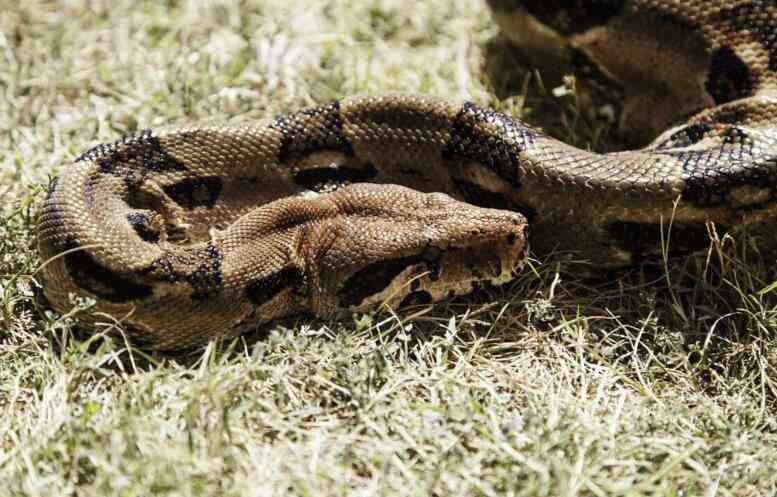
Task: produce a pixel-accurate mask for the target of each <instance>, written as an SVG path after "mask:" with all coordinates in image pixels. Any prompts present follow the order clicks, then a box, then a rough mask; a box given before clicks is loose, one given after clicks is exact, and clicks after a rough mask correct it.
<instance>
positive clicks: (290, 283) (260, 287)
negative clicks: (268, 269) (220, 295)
mask: <svg viewBox="0 0 777 497" xmlns="http://www.w3.org/2000/svg"><path fill="white" fill-rule="evenodd" d="M302 280H303V274H302V270H301V269H300V268H299V267H297V266H286V267H284V268H283V269H281V270H280V271H277V272H275V273H272V274H270V275H268V276H265V277H263V278H259V279H256V280H253V281H252V282H250V283H249V284H248V285H247V286H246V290H245V294H246V297H248V300H249V301H251V303H253V304H254V305H257V306H259V305H262V304H265V303H267V302H269V301H270V300H272V299H273V298H275V296H276V295H278V294H279V293H280V292H282V291H283V290H286V289H291V288H294V287H297V286H299V284H300V282H301V281H302Z"/></svg>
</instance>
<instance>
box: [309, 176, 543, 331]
mask: <svg viewBox="0 0 777 497" xmlns="http://www.w3.org/2000/svg"><path fill="white" fill-rule="evenodd" d="M327 202H328V203H331V204H332V206H333V208H334V210H335V211H336V212H338V213H340V215H338V216H334V217H331V218H329V219H327V220H326V221H324V222H320V223H316V224H315V225H313V226H312V227H311V228H310V229H309V230H307V233H306V236H305V237H304V238H305V239H304V242H303V243H302V244H301V247H302V250H301V253H300V255H302V256H303V258H304V259H305V265H306V266H307V271H306V273H307V276H308V285H309V287H308V288H309V292H310V293H309V294H308V295H309V298H310V301H309V304H310V306H311V308H312V309H311V310H312V311H313V312H314V313H315V314H318V315H321V316H330V315H336V314H342V313H347V312H352V311H359V310H363V309H366V308H368V307H371V306H374V305H376V304H387V305H389V306H390V307H397V306H399V305H401V304H409V303H426V302H431V301H437V300H440V299H444V298H447V297H452V296H454V295H461V294H466V293H469V292H471V291H472V290H473V289H475V288H477V287H478V286H480V285H482V284H492V285H500V284H503V283H505V282H507V281H509V280H510V279H511V278H512V277H513V276H514V275H515V273H516V271H517V270H518V269H519V268H520V267H521V265H522V264H523V261H524V259H525V257H526V253H527V249H528V243H527V239H526V238H527V231H528V230H527V228H528V225H527V222H526V219H525V218H524V217H523V216H522V215H521V214H518V213H516V212H510V211H503V210H496V209H485V208H481V207H476V206H473V205H471V204H467V203H464V202H460V201H457V200H455V199H453V198H452V197H450V196H448V195H445V194H441V193H420V192H418V191H415V190H411V189H408V188H405V187H402V186H397V185H372V184H358V185H353V186H349V187H346V188H342V189H340V190H338V191H337V192H335V193H333V194H331V195H329V196H328V198H327Z"/></svg>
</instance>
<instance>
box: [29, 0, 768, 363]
mask: <svg viewBox="0 0 777 497" xmlns="http://www.w3.org/2000/svg"><path fill="white" fill-rule="evenodd" d="M488 3H489V5H490V6H491V8H492V10H493V13H494V18H495V20H496V22H497V23H498V24H499V26H500V28H501V31H502V33H503V34H504V36H506V37H507V38H508V39H509V40H510V41H511V42H512V43H513V44H514V45H515V46H516V47H517V48H516V49H518V50H523V51H524V54H525V55H526V56H528V57H529V58H532V57H533V58H534V59H535V60H537V61H538V62H539V63H542V62H545V63H548V62H550V65H554V66H556V67H564V68H566V70H568V71H570V72H573V73H574V74H575V75H576V78H577V79H576V81H577V90H578V93H579V96H580V99H581V101H582V102H583V104H584V105H585V107H586V108H587V109H589V110H590V112H591V113H592V114H596V115H599V116H603V117H605V118H607V119H610V120H612V122H613V124H614V128H615V129H616V130H617V132H618V133H619V134H620V135H621V136H622V137H623V138H624V140H627V141H629V142H631V143H634V144H636V146H635V148H634V149H633V150H628V151H619V152H611V153H606V154H599V153H594V152H590V151H586V150H581V149H578V148H575V147H572V146H570V145H568V144H565V143H562V142H560V141H558V140H556V139H554V138H552V137H550V136H548V135H547V134H545V133H544V132H542V131H541V130H539V129H536V128H534V127H532V126H530V125H528V124H527V123H525V122H523V121H521V120H519V119H516V118H514V117H511V116H508V115H505V114H502V113H500V112H497V111H495V110H492V109H489V108H485V107H482V106H479V105H477V104H475V103H472V102H458V101H453V100H448V99H443V98H437V97H432V96H419V95H401V94H390V95H378V96H355V97H346V98H343V99H341V100H336V101H332V102H328V103H324V104H322V105H320V106H317V107H313V108H308V109H303V110H300V111H297V112H293V113H290V114H286V115H281V116H278V117H276V118H274V119H270V120H266V121H261V122H248V123H244V124H241V125H235V126H220V125H212V124H197V125H189V126H180V127H174V128H168V129H162V130H140V131H138V132H136V133H134V134H131V135H127V136H124V137H122V138H121V139H119V140H117V141H115V142H113V143H107V144H102V145H98V146H96V147H93V148H91V149H89V150H87V151H86V152H84V153H83V154H82V155H81V156H79V157H78V158H77V159H76V160H75V161H74V163H72V164H69V165H68V166H67V167H65V168H63V170H62V172H61V174H60V176H59V177H58V178H56V179H55V180H54V181H53V182H52V183H51V186H50V188H49V191H48V193H47V195H46V197H45V199H44V201H43V203H42V206H41V210H40V217H39V221H38V246H39V251H40V253H41V256H42V257H43V259H44V260H47V261H48V263H47V264H46V265H45V266H44V268H43V270H42V280H43V285H44V289H43V292H44V295H45V297H46V299H47V301H48V302H49V303H50V305H51V306H52V307H54V308H55V309H58V310H61V311H67V310H68V309H69V307H70V306H71V304H70V301H71V295H72V294H76V295H81V296H87V297H92V298H95V299H96V301H97V309H98V310H99V311H101V312H102V313H106V314H109V315H111V316H114V317H115V318H117V319H120V320H121V321H122V323H123V325H124V326H125V327H126V329H127V330H128V331H129V332H130V334H131V336H132V337H134V338H136V339H138V340H141V341H143V342H145V343H147V344H149V346H150V347H153V348H157V349H180V348H187V347H191V346H196V345H199V344H201V343H203V342H205V341H207V340H208V339H211V338H214V337H218V336H225V335H226V336H230V335H233V336H234V335H237V334H239V333H241V332H242V331H243V330H245V329H249V328H251V327H255V326H256V325H258V324H261V323H266V322H269V321H272V320H274V319H277V318H279V317H283V316H288V315H293V314H297V313H304V312H308V313H313V314H316V315H319V316H325V317H329V316H338V315H342V314H347V313H351V312H354V311H360V310H363V309H366V308H369V307H371V306H375V305H377V304H381V303H385V304H387V305H389V306H398V305H403V304H407V303H426V302H431V301H436V300H440V299H444V298H447V297H449V296H453V295H460V294H465V293H468V292H470V291H471V290H472V289H473V288H477V287H478V286H480V285H483V284H493V285H500V284H503V283H505V282H507V281H509V280H510V279H511V278H512V277H514V276H515V274H517V272H518V271H519V270H520V268H521V266H522V264H523V263H524V261H525V259H526V257H527V251H528V248H529V241H530V240H529V238H531V245H532V248H533V250H534V251H536V252H538V253H544V252H548V251H550V250H565V251H566V250H568V251H574V252H576V253H577V254H578V255H579V257H581V258H584V259H586V260H588V261H589V262H590V264H591V265H592V267H618V266H624V265H629V264H633V263H634V262H635V261H639V260H643V259H644V258H649V257H652V256H655V255H657V254H659V253H660V252H661V250H662V247H661V241H662V239H663V238H662V236H663V229H664V227H665V225H666V223H667V222H669V220H671V223H672V233H671V236H672V238H671V246H670V249H671V251H672V252H673V253H679V252H691V251H694V250H698V249H700V248H703V247H705V246H706V244H707V230H708V229H709V225H710V223H712V224H714V226H715V229H717V230H720V231H726V232H736V231H738V230H741V229H744V228H747V229H748V230H755V232H756V233H762V234H763V236H764V238H765V239H772V238H773V233H774V220H775V219H777V216H776V215H775V214H777V213H776V212H775V211H776V210H777V124H776V123H777V85H776V84H775V71H777V30H776V29H775V26H777V2H775V1H773V0H580V1H574V2H572V1H568V0H552V1H547V0H489V2H488ZM640 147H641V148H640ZM529 228H531V237H530V236H529ZM85 319H86V321H85V324H86V325H96V323H94V322H92V321H89V319H96V318H85Z"/></svg>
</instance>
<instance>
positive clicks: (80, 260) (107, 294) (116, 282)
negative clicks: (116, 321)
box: [62, 242, 153, 303]
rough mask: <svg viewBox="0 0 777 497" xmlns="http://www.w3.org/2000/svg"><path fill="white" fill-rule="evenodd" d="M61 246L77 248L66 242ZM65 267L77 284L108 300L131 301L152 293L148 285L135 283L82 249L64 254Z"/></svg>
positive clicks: (66, 248) (64, 248)
mask: <svg viewBox="0 0 777 497" xmlns="http://www.w3.org/2000/svg"><path fill="white" fill-rule="evenodd" d="M62 248H63V250H72V249H76V248H78V245H77V244H75V243H73V242H67V243H65V244H64V246H63V247H62ZM65 267H66V269H67V271H68V273H70V275H71V276H72V277H73V280H74V281H75V282H76V283H77V284H78V286H80V287H81V288H83V289H84V290H86V291H88V292H89V293H91V294H93V295H94V296H96V297H98V298H101V299H105V300H107V301H109V302H114V303H123V302H132V301H136V300H139V299H142V298H145V297H148V296H149V295H151V294H152V293H153V292H152V289H151V287H150V286H148V285H143V284H139V283H135V282H134V281H132V280H130V279H128V278H125V277H124V276H122V275H121V274H119V273H117V272H115V271H112V270H110V269H108V268H106V267H105V266H103V265H101V264H100V263H98V262H97V261H96V260H95V259H94V257H92V256H91V255H90V254H89V253H88V252H86V251H85V250H83V249H81V250H76V251H74V252H71V253H69V254H67V255H65Z"/></svg>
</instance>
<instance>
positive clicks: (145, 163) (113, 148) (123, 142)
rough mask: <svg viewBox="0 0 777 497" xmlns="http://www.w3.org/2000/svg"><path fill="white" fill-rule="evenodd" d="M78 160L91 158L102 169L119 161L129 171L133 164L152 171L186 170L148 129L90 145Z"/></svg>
mask: <svg viewBox="0 0 777 497" xmlns="http://www.w3.org/2000/svg"><path fill="white" fill-rule="evenodd" d="M80 161H94V162H96V163H97V164H98V165H99V166H100V169H101V170H102V171H103V172H105V173H114V172H116V166H117V165H119V164H121V165H122V166H123V167H122V169H128V170H130V171H132V170H133V169H134V168H139V169H141V170H144V171H154V172H167V171H186V170H187V168H186V166H184V165H183V163H182V162H181V161H179V160H178V159H176V158H175V157H173V156H171V155H170V154H169V153H167V151H165V149H164V147H162V144H161V143H160V141H159V139H158V138H157V137H155V136H153V132H152V131H151V130H150V129H144V130H141V131H140V132H138V133H134V134H128V135H125V136H123V137H121V138H119V139H118V140H116V141H114V142H112V143H103V144H100V145H97V146H96V147H92V148H90V149H89V150H87V151H86V152H84V153H82V154H81V155H80V156H79V157H78V158H76V162H80ZM133 166H134V167H133Z"/></svg>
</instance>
